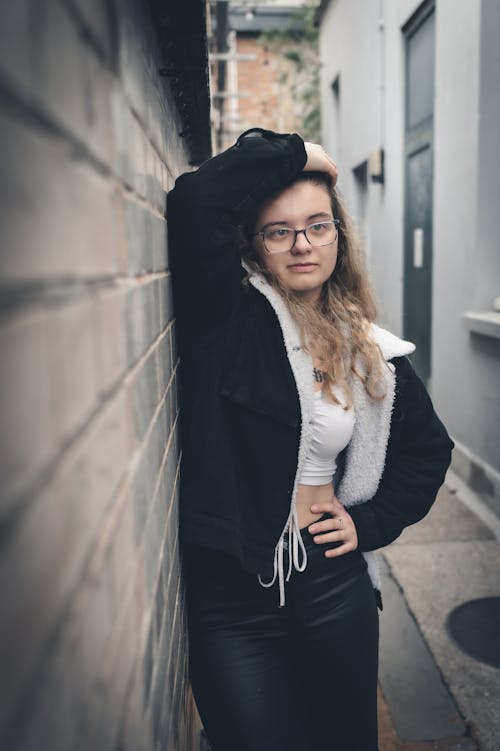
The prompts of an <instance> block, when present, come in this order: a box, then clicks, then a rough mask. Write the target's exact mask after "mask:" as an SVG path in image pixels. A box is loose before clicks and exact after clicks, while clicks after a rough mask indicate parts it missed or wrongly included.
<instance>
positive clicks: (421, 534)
mask: <svg viewBox="0 0 500 751" xmlns="http://www.w3.org/2000/svg"><path fill="white" fill-rule="evenodd" d="M457 489H458V490H459V492H457ZM460 492H461V493H462V496H463V497H465V495H466V493H467V490H466V489H465V488H463V486H462V484H461V483H460V481H459V480H458V479H457V478H456V477H454V476H453V475H452V474H451V473H450V474H449V478H448V483H447V487H443V488H442V490H441V491H440V494H439V497H438V500H437V501H436V503H435V505H434V507H433V508H432V509H431V512H430V513H429V514H428V516H427V517H426V518H425V519H424V520H422V521H421V522H420V523H419V524H417V525H415V526H414V527H413V528H408V529H406V530H405V531H404V532H403V534H402V535H401V537H400V538H399V539H398V540H397V541H396V542H395V543H393V544H392V545H390V546H388V547H387V548H385V549H384V550H383V551H381V554H382V557H383V561H384V563H385V565H384V566H383V570H384V581H383V591H384V610H383V612H382V613H381V617H380V626H381V649H380V687H381V691H380V694H379V722H380V751H423V750H424V749H429V750H432V751H438V749H439V751H441V750H442V751H445V750H448V749H453V751H474V750H475V749H488V751H496V749H498V748H499V747H500V745H499V744H500V671H499V670H498V669H497V668H495V667H492V666H490V665H487V664H485V663H484V662H480V661H478V660H476V659H474V658H473V657H471V656H469V655H468V654H465V653H464V652H463V651H462V650H461V649H460V648H459V647H458V646H457V645H456V644H455V643H454V641H453V639H452V637H451V636H450V634H449V630H448V628H447V618H448V615H449V613H450V612H451V611H452V610H453V609H454V608H455V607H457V606H458V605H460V604H461V603H464V602H467V601H469V600H475V599H478V598H485V597H498V596H499V594H500V592H499V582H500V541H499V528H500V525H499V523H498V520H497V519H496V518H495V517H494V516H493V515H491V516H490V515H489V514H488V510H487V509H485V508H484V507H483V506H482V505H481V504H480V503H479V502H478V505H477V506H476V509H475V511H474V510H472V508H471V506H472V507H474V498H472V501H470V502H469V504H467V505H466V504H465V503H464V501H463V500H461V497H460V494H459V493H460ZM468 495H469V496H470V495H471V494H470V492H469V493H468ZM481 511H482V512H483V516H484V518H485V519H486V521H488V522H489V526H488V525H487V524H486V523H485V522H484V521H482V520H481V519H480V518H479V516H478V512H479V513H480V512H481ZM495 533H496V534H495ZM410 676H411V678H410V680H409V677H410Z"/></svg>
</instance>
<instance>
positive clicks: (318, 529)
mask: <svg viewBox="0 0 500 751" xmlns="http://www.w3.org/2000/svg"><path fill="white" fill-rule="evenodd" d="M307 529H308V531H309V532H310V533H311V534H312V535H315V534H321V533H322V532H329V531H330V530H334V531H338V530H340V529H344V531H345V522H344V523H343V524H342V525H341V524H339V517H334V516H332V517H330V518H329V519H323V521H320V522H314V523H313V524H311V525H310V526H309V527H308V528H307Z"/></svg>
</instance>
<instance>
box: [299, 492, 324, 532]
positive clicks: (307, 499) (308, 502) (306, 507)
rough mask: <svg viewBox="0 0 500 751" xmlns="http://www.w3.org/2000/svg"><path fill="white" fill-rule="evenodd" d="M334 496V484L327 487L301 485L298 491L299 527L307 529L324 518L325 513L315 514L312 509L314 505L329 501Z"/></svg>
mask: <svg viewBox="0 0 500 751" xmlns="http://www.w3.org/2000/svg"><path fill="white" fill-rule="evenodd" d="M332 496H333V483H332V482H329V483H328V484H327V485H300V484H299V486H298V490H297V519H298V522H299V527H300V529H302V528H303V527H307V526H308V525H309V524H312V523H313V522H315V521H316V520H317V519H319V518H321V517H322V516H323V513H324V512H323V511H321V512H320V513H319V514H313V512H312V511H311V510H310V507H311V506H312V505H313V504H314V503H322V502H323V501H329V500H330V499H331V498H332Z"/></svg>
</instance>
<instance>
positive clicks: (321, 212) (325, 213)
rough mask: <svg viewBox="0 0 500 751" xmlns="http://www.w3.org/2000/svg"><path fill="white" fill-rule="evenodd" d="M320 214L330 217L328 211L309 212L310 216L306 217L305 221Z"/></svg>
mask: <svg viewBox="0 0 500 751" xmlns="http://www.w3.org/2000/svg"><path fill="white" fill-rule="evenodd" d="M320 216H328V217H331V216H332V215H331V213H330V212H329V211H318V213H317V214H311V216H308V217H307V221H309V220H310V219H318V218H319V217H320Z"/></svg>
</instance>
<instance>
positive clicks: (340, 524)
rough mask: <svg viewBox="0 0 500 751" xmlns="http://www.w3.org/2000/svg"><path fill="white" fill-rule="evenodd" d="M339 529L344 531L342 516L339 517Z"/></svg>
mask: <svg viewBox="0 0 500 751" xmlns="http://www.w3.org/2000/svg"><path fill="white" fill-rule="evenodd" d="M338 522H339V529H344V520H343V519H342V517H341V516H339V517H338Z"/></svg>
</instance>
